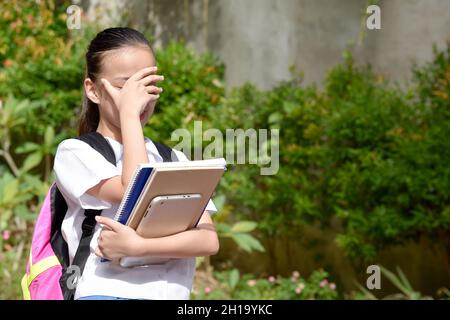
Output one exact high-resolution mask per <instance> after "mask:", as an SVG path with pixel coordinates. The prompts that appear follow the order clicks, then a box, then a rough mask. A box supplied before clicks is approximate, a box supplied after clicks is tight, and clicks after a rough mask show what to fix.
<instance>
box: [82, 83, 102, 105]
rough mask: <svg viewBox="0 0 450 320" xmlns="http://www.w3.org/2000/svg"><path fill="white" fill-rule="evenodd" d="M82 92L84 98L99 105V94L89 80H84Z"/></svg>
mask: <svg viewBox="0 0 450 320" xmlns="http://www.w3.org/2000/svg"><path fill="white" fill-rule="evenodd" d="M84 91H85V92H86V96H87V97H88V98H89V100H91V101H92V102H94V103H96V104H99V103H100V98H99V94H98V92H97V90H96V88H95V84H94V82H92V80H91V79H89V78H86V79H84Z"/></svg>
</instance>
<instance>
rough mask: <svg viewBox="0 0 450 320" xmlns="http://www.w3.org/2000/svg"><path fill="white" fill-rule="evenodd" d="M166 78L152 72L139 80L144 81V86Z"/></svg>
mask: <svg viewBox="0 0 450 320" xmlns="http://www.w3.org/2000/svg"><path fill="white" fill-rule="evenodd" d="M162 80H164V76H160V75H157V74H151V75H148V76H145V77H143V78H142V79H141V80H139V82H140V83H142V84H143V85H144V86H148V85H149V84H155V83H156V82H158V81H162Z"/></svg>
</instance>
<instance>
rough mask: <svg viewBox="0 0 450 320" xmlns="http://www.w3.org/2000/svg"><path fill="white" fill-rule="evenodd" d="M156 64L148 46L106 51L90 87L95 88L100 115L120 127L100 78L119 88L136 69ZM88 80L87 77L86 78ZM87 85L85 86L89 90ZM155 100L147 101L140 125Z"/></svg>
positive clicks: (148, 113) (152, 109)
mask: <svg viewBox="0 0 450 320" xmlns="http://www.w3.org/2000/svg"><path fill="white" fill-rule="evenodd" d="M155 65H156V61H155V57H154V56H153V54H152V52H151V51H150V49H149V48H148V47H145V46H129V47H123V48H119V49H115V50H111V51H108V52H107V53H106V54H105V55H104V56H103V59H102V65H101V68H100V69H101V72H100V74H99V75H98V77H97V78H98V80H97V81H96V82H95V84H93V86H92V88H91V90H92V89H94V90H95V93H96V96H97V98H98V102H96V101H94V102H96V103H97V104H98V105H99V109H100V110H99V111H100V116H101V118H102V119H103V120H106V121H107V122H109V123H110V124H113V125H114V126H116V127H118V128H120V117H119V110H118V108H117V106H116V105H115V104H114V102H113V101H112V99H111V97H110V96H109V94H108V93H107V92H106V90H105V88H104V87H103V85H102V84H101V82H100V79H101V78H105V79H107V80H108V81H109V82H110V83H111V85H112V86H114V87H115V88H117V89H118V90H120V89H121V88H122V87H123V85H124V84H125V82H126V81H127V80H128V78H129V77H131V76H132V75H133V74H135V73H136V72H137V71H139V70H141V69H144V68H147V67H154V66H155ZM88 80H89V79H88ZM88 87H89V85H88V84H86V81H85V88H86V90H89V88H88ZM155 104H156V101H152V102H150V103H149V107H150V109H149V112H146V113H144V114H143V117H141V119H140V120H141V125H142V126H144V125H145V123H147V121H148V119H149V118H150V116H151V115H152V114H153V111H154V108H155Z"/></svg>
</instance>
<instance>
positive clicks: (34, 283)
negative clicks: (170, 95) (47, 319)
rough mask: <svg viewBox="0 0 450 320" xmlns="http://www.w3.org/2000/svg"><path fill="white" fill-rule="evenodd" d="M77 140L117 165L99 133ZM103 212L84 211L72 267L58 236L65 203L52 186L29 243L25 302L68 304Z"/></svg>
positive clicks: (24, 290) (66, 248) (65, 207)
mask: <svg viewBox="0 0 450 320" xmlns="http://www.w3.org/2000/svg"><path fill="white" fill-rule="evenodd" d="M77 139H79V140H81V141H84V142H86V143H88V144H89V145H90V146H91V147H92V148H94V149H95V150H97V151H98V152H100V154H102V155H103V156H104V157H105V158H106V159H107V160H108V161H109V162H111V163H112V164H114V165H116V159H115V155H114V151H113V149H112V147H111V145H110V144H109V142H108V140H106V139H105V138H104V137H103V136H102V135H101V134H100V133H98V132H90V133H87V134H84V135H82V136H80V137H77ZM101 211H102V210H91V209H87V210H85V216H86V217H85V219H84V221H83V225H82V229H83V232H82V236H81V240H80V244H79V246H78V249H77V252H76V253H75V256H74V259H73V261H72V263H70V261H69V254H68V247H67V243H66V241H65V240H64V238H63V236H62V233H61V224H62V221H63V220H64V216H65V215H66V212H67V203H66V201H65V199H64V197H63V195H62V193H61V192H60V191H59V189H58V186H57V185H56V183H55V182H53V184H52V186H51V187H50V190H49V191H48V193H47V196H46V197H45V200H44V204H43V205H42V207H41V211H40V213H39V217H38V219H37V221H36V225H35V229H34V233H33V238H32V241H31V250H30V256H29V259H28V263H27V270H26V274H25V276H24V277H23V279H22V292H23V296H24V299H26V300H30V299H31V300H71V299H73V296H74V293H75V289H76V283H77V281H78V280H79V278H80V277H81V274H82V273H83V269H84V265H85V263H86V260H87V258H88V256H89V254H90V247H89V244H90V242H91V239H92V236H93V235H94V229H95V224H96V221H95V216H96V215H99V214H101Z"/></svg>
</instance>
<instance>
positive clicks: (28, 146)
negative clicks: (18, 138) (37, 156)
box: [15, 142, 39, 154]
mask: <svg viewBox="0 0 450 320" xmlns="http://www.w3.org/2000/svg"><path fill="white" fill-rule="evenodd" d="M36 150H39V145H38V144H37V143H34V142H25V143H24V144H22V145H20V146H18V147H17V148H16V150H15V151H16V153H19V154H20V153H28V152H31V151H36Z"/></svg>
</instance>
